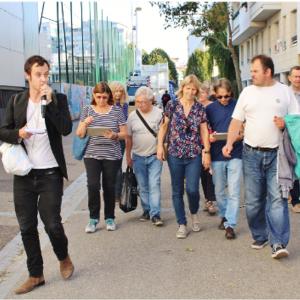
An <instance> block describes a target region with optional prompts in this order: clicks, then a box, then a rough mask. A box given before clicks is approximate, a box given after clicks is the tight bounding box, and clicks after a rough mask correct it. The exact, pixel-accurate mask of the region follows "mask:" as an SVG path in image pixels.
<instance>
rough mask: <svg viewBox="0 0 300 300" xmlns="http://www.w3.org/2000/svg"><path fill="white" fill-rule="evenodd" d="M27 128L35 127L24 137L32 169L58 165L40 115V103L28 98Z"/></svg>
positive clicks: (43, 120)
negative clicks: (26, 137) (31, 133)
mask: <svg viewBox="0 0 300 300" xmlns="http://www.w3.org/2000/svg"><path fill="white" fill-rule="evenodd" d="M27 128H29V129H30V130H29V131H31V132H32V131H33V132H34V130H32V129H37V130H36V132H43V131H44V133H37V134H33V135H32V136H31V137H30V138H29V139H24V144H25V147H26V150H27V154H28V157H29V160H30V161H31V163H32V164H33V169H48V168H54V167H58V163H57V161H56V159H55V157H54V155H53V152H52V150H51V146H50V142H49V137H48V133H47V129H46V123H45V119H44V118H42V115H41V103H40V102H39V103H34V102H32V101H31V100H30V99H29V101H28V107H27Z"/></svg>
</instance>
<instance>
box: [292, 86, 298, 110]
mask: <svg viewBox="0 0 300 300" xmlns="http://www.w3.org/2000/svg"><path fill="white" fill-rule="evenodd" d="M290 89H291V91H292V92H293V93H294V95H295V97H296V100H297V101H298V105H299V109H300V92H297V91H295V90H294V89H293V88H292V86H291V85H290Z"/></svg>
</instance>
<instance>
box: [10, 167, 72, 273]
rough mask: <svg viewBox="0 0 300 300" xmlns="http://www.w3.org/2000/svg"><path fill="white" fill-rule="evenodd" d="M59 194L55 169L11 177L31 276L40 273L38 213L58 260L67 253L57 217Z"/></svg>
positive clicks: (60, 187) (59, 178)
mask: <svg viewBox="0 0 300 300" xmlns="http://www.w3.org/2000/svg"><path fill="white" fill-rule="evenodd" d="M62 195H63V177H62V175H61V173H60V171H59V169H58V168H51V169H42V170H37V169H35V170H31V171H30V173H29V174H28V175H26V176H14V204H15V210H16V216H17V219H18V222H19V226H20V230H21V236H22V240H23V244H24V248H25V251H26V255H27V268H28V271H29V275H30V276H33V277H39V276H41V275H42V274H43V258H42V253H41V247H40V240H39V234H38V230H37V225H38V219H37V214H38V212H39V214H40V217H41V220H42V221H43V223H44V225H45V230H46V232H47V234H48V236H49V238H50V241H51V244H52V247H53V250H54V252H55V254H56V256H57V258H58V260H64V259H65V258H66V257H67V255H68V239H67V237H66V235H65V232H64V228H63V226H62V224H61V216H60V210H61V202H62Z"/></svg>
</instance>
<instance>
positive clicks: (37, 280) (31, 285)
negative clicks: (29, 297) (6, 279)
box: [15, 275, 45, 295]
mask: <svg viewBox="0 0 300 300" xmlns="http://www.w3.org/2000/svg"><path fill="white" fill-rule="evenodd" d="M44 284H45V279H44V275H42V276H40V277H31V276H30V277H29V278H28V279H27V280H26V281H25V282H24V283H23V284H22V285H21V286H19V287H18V288H17V289H16V290H15V294H17V295H19V294H26V293H29V292H31V291H32V290H33V289H35V288H36V287H39V286H41V285H44Z"/></svg>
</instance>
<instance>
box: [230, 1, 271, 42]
mask: <svg viewBox="0 0 300 300" xmlns="http://www.w3.org/2000/svg"><path fill="white" fill-rule="evenodd" d="M249 4H251V3H249ZM231 24H232V43H233V45H239V44H241V43H243V42H244V41H245V40H247V39H248V38H249V37H251V36H252V35H254V34H255V33H256V32H258V31H260V30H261V29H262V28H264V27H265V26H266V23H265V22H256V21H255V22H254V21H252V20H251V18H250V10H249V9H248V8H247V7H245V6H243V7H241V8H240V10H239V13H238V14H236V15H235V18H234V19H233V20H232V23H231Z"/></svg>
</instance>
